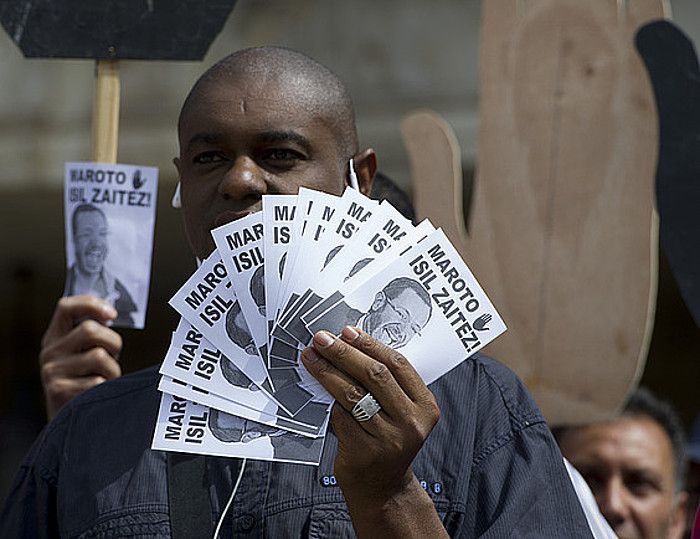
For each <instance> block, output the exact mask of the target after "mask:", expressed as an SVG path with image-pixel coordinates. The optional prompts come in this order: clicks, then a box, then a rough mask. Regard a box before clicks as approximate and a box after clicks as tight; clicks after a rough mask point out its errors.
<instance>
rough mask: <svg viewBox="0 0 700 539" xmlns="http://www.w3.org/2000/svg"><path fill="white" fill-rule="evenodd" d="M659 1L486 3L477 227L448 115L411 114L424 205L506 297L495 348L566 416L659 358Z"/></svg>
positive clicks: (600, 408)
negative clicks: (647, 60)
mask: <svg viewBox="0 0 700 539" xmlns="http://www.w3.org/2000/svg"><path fill="white" fill-rule="evenodd" d="M662 5H663V2H662V1H661V0H653V1H652V0H639V1H635V0H628V1H627V2H624V1H617V2H616V1H613V0H595V1H590V2H579V1H577V0H532V1H528V2H524V1H516V0H489V2H484V4H483V8H482V9H483V25H482V32H481V35H482V38H481V39H482V41H481V58H480V65H481V74H480V75H481V92H480V95H481V104H480V122H481V127H480V143H479V162H478V167H479V170H478V175H477V179H476V183H475V187H474V195H473V202H472V208H471V212H470V222H469V235H466V233H465V231H464V226H463V224H462V222H463V221H462V207H461V206H462V194H461V188H462V185H461V172H460V168H461V167H460V157H459V149H458V147H457V145H456V142H455V140H454V136H453V135H452V134H451V131H450V129H449V127H448V126H446V125H445V124H444V122H442V121H441V120H440V119H438V118H436V117H435V115H434V114H432V113H427V112H418V113H416V114H413V115H411V116H409V117H407V118H406V120H405V121H404V124H403V133H404V137H405V140H406V145H407V148H408V152H409V156H410V160H411V165H412V169H413V177H414V193H415V202H416V209H417V212H418V215H419V217H430V219H431V220H432V221H433V223H434V224H435V225H436V226H441V227H443V228H444V229H445V231H446V233H447V234H448V236H449V237H450V238H451V239H452V241H453V242H454V243H455V246H456V247H457V248H458V249H459V250H460V252H461V253H462V255H463V257H464V258H465V260H466V261H467V263H468V264H469V265H470V267H471V268H472V270H473V271H474V273H475V275H476V277H477V279H479V281H480V282H481V284H482V286H483V287H484V289H485V290H486V292H487V293H488V294H489V295H490V297H491V299H492V300H493V301H494V303H495V305H496V307H497V308H498V309H499V311H500V313H501V315H502V316H503V318H504V320H505V321H506V324H508V327H509V330H508V331H507V332H506V334H505V335H503V336H502V337H500V338H499V339H497V340H496V341H495V342H494V343H493V344H492V345H490V346H489V347H488V349H487V352H488V353H490V354H491V355H493V356H495V357H496V358H498V359H500V360H501V361H503V362H504V363H506V364H508V365H509V366H510V367H511V368H512V369H513V370H515V371H516V372H517V374H518V375H520V377H522V378H523V380H524V381H525V382H526V383H527V385H528V387H529V388H530V390H531V391H532V393H533V395H534V397H535V400H536V401H537V403H538V404H539V406H540V407H541V408H542V410H543V411H544V413H545V415H546V417H547V419H548V420H549V421H550V423H553V424H557V423H578V422H586V421H592V420H596V419H601V418H605V417H607V416H609V415H610V414H611V413H613V412H614V411H615V409H616V408H617V407H619V406H620V405H621V403H622V402H623V401H624V399H625V397H626V395H627V393H628V391H629V390H630V388H631V387H632V386H633V385H634V383H635V382H636V380H637V378H638V376H639V374H640V372H641V369H642V367H643V365H644V360H645V358H646V353H647V349H648V343H649V338H650V336H651V328H652V321H653V315H654V306H655V298H656V278H657V274H656V264H657V221H656V217H655V214H654V210H653V180H654V171H655V167H656V147H657V121H656V113H655V108H654V99H653V95H652V90H651V87H650V84H649V81H648V79H647V76H646V73H645V71H644V66H643V65H642V63H641V61H640V59H639V57H638V56H637V54H636V52H635V50H634V44H633V38H634V34H635V32H636V30H637V28H638V27H639V26H640V25H642V24H644V22H646V21H648V20H650V19H653V18H659V17H662V16H663V9H662Z"/></svg>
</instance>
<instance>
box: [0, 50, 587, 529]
mask: <svg viewBox="0 0 700 539" xmlns="http://www.w3.org/2000/svg"><path fill="white" fill-rule="evenodd" d="M178 132H179V143H180V155H179V157H177V158H176V159H175V166H176V167H177V170H178V172H179V174H180V182H181V187H182V210H183V217H184V220H185V227H186V231H187V237H188V239H189V243H190V247H191V249H192V253H193V254H194V255H195V256H197V257H199V258H200V259H204V258H205V257H207V256H208V255H209V254H210V253H211V252H212V250H213V249H214V243H213V240H212V237H211V234H210V231H211V229H213V228H215V227H218V226H220V225H223V224H225V223H228V222H230V221H232V220H234V219H238V218H241V217H243V216H245V215H248V214H249V213H251V212H253V211H257V210H259V209H260V207H261V197H262V196H263V195H265V194H292V193H296V192H297V191H298V189H299V187H301V186H305V187H309V188H313V189H319V190H323V191H326V192H329V193H333V194H337V195H339V194H341V192H342V191H343V189H344V188H345V186H346V184H347V178H348V174H349V168H348V161H349V159H350V158H352V159H353V161H354V163H355V167H356V173H357V177H358V180H359V184H360V188H361V190H362V192H363V193H365V194H367V193H368V192H369V189H370V187H371V184H372V180H373V177H374V174H375V170H376V157H375V153H374V151H373V150H371V149H365V150H361V149H360V147H359V145H358V140H357V135H356V131H355V121H354V113H353V109H352V103H351V101H350V97H349V95H348V93H347V90H346V89H345V87H344V85H343V84H342V83H341V82H340V81H339V80H338V78H337V77H336V76H335V75H334V74H333V73H332V72H330V71H329V70H328V69H327V68H325V67H323V66H321V65H320V64H318V63H317V62H315V61H313V60H311V59H310V58H307V57H306V56H304V55H302V54H299V53H296V52H294V51H290V50H286V49H280V48H259V49H247V50H244V51H240V52H238V53H235V54H233V55H231V56H229V57H226V58H224V59H223V60H222V61H221V62H219V63H218V64H216V65H215V66H213V67H212V68H211V69H209V70H208V71H207V72H206V73H205V74H204V75H203V76H202V78H200V79H199V81H197V83H196V84H195V86H194V88H193V89H192V91H191V92H190V94H189V96H188V97H187V99H186V101H185V104H184V105H183V109H182V112H181V115H180V119H179V124H178ZM113 315H114V314H113V313H112V312H111V311H109V310H108V309H106V307H105V306H104V305H103V304H101V303H99V302H96V301H95V300H94V299H92V298H85V297H82V298H81V297H76V298H66V299H63V300H61V301H60V302H59V305H58V307H57V310H56V313H55V316H54V319H53V321H52V322H51V324H50V326H49V329H48V330H47V333H46V336H45V339H44V349H43V352H42V361H43V363H44V370H45V371H49V374H47V375H46V379H47V380H51V379H53V378H61V377H63V379H66V380H70V379H71V376H74V375H75V370H74V367H75V364H76V362H78V359H76V358H80V357H82V356H81V354H84V353H86V352H85V351H88V352H89V351H90V350H94V349H96V348H102V350H103V351H104V352H105V354H102V355H101V357H102V359H104V361H105V363H106V364H110V360H111V361H113V357H114V354H115V353H118V352H119V349H120V348H121V346H120V342H119V341H118V339H117V337H115V335H116V334H114V332H113V331H112V330H111V329H109V328H106V327H102V326H99V327H97V325H96V324H95V323H94V322H92V321H86V322H81V323H79V324H78V325H77V326H76V325H75V321H77V320H80V319H81V318H82V317H85V316H88V317H91V318H96V319H106V318H109V317H110V316H113ZM107 344H109V346H107ZM435 353H436V354H439V353H440V343H435ZM302 359H303V362H304V365H305V366H306V368H307V369H308V370H309V372H310V373H311V374H312V375H313V376H315V377H316V378H317V379H318V380H319V382H320V383H321V384H322V385H323V386H324V387H325V388H326V389H327V390H328V391H329V392H330V393H331V394H332V395H333V396H334V397H335V398H336V403H335V405H334V406H333V411H332V416H331V422H332V429H330V430H329V434H328V436H327V439H326V441H325V446H324V451H323V456H322V459H321V463H320V466H319V467H312V466H300V465H288V464H281V463H274V462H263V461H249V462H246V461H243V462H242V461H241V460H239V459H233V458H229V459H226V458H214V457H207V458H204V457H199V456H197V457H194V456H189V455H188V456H184V457H178V456H177V455H174V454H168V453H163V452H159V451H152V450H151V449H150V445H151V439H152V436H153V429H154V424H155V420H156V415H157V410H158V402H159V395H158V392H157V390H156V386H157V382H158V372H157V366H155V367H153V368H151V369H146V370H144V371H141V372H138V373H134V374H131V375H128V376H124V377H121V378H118V379H115V380H112V381H110V382H108V383H104V384H98V385H97V386H96V387H95V388H93V389H92V390H90V391H87V392H85V393H83V394H81V395H80V396H78V397H76V398H75V399H73V400H71V401H70V402H69V403H68V404H66V405H65V406H64V407H63V408H62V410H61V411H60V412H59V413H58V414H57V416H56V417H55V418H54V420H53V421H52V422H51V423H50V424H49V426H48V427H47V428H46V430H45V431H44V432H43V433H42V434H41V436H40V438H39V440H38V441H37V443H36V444H35V446H34V448H33V449H32V451H31V453H30V455H29V456H28V458H27V460H26V461H25V463H24V465H23V467H22V469H21V470H20V473H19V475H18V478H17V482H16V485H15V488H14V490H13V493H12V495H11V496H10V499H9V501H8V505H7V506H6V508H5V510H4V512H3V514H2V518H0V536H2V537H15V536H19V535H28V536H42V535H56V536H58V535H61V536H94V535H100V536H125V535H149V536H157V537H169V536H176V537H187V536H193V537H206V536H210V535H211V530H212V528H213V524H214V522H216V521H218V522H221V523H222V525H223V530H224V531H223V534H224V535H226V536H231V535H236V536H240V535H242V534H244V533H246V534H247V533H251V534H255V535H256V536H262V535H265V536H269V537H301V536H310V537H341V536H342V537H347V536H352V535H354V534H357V535H358V536H361V537H369V536H372V537H376V536H381V537H402V538H403V537H446V536H448V534H449V535H451V536H455V537H480V536H484V537H505V536H514V537H590V531H589V530H588V527H587V524H586V520H585V517H584V515H583V512H582V510H581V507H580V505H579V504H578V501H577V498H576V494H575V493H574V490H573V488H572V485H571V483H570V481H569V479H568V476H567V472H566V470H565V468H564V465H563V460H562V457H561V454H560V453H559V450H558V449H557V447H556V444H555V443H554V440H553V438H552V436H551V434H550V432H549V430H548V429H547V426H546V423H545V421H544V419H543V417H542V415H541V414H540V412H539V410H538V409H537V408H536V406H535V405H534V403H533V402H532V400H531V398H530V397H529V395H528V393H527V391H526V390H525V388H524V387H523V385H522V384H521V383H520V382H519V381H518V379H517V378H516V377H515V376H514V375H513V374H512V373H511V372H510V371H509V370H508V369H506V368H505V367H504V366H502V365H500V364H498V363H497V362H495V361H492V360H490V359H488V358H485V357H483V356H480V355H475V356H473V357H471V358H469V359H468V360H466V361H464V362H463V363H462V364H460V365H459V366H458V367H456V368H455V369H453V370H452V371H451V372H450V373H448V374H447V375H446V376H444V377H443V378H441V379H440V380H438V381H437V382H435V383H434V384H431V387H430V388H427V387H426V386H425V384H424V383H423V382H422V381H421V379H420V378H419V376H418V375H417V373H416V372H415V370H413V368H412V367H411V365H410V364H409V363H408V362H407V361H406V359H405V358H403V357H402V356H401V355H400V354H399V353H398V352H396V351H394V350H392V349H391V348H389V347H388V346H386V345H384V344H381V343H380V342H378V341H377V340H375V339H374V338H373V337H371V336H370V335H369V334H367V333H365V332H364V331H362V330H358V329H357V328H353V327H345V328H344V329H343V330H342V333H341V334H340V336H338V337H336V336H334V335H331V334H329V333H327V332H324V331H320V332H318V333H316V334H315V336H314V341H313V346H312V347H309V348H307V349H305V350H304V352H303V355H302ZM78 363H79V362H78ZM89 372H90V371H89V369H86V371H85V374H86V375H89ZM51 373H54V374H55V373H59V375H57V376H54V377H53V378H52V376H51ZM96 376H102V377H105V376H104V375H103V374H101V373H100V374H97V375H96ZM368 391H369V392H371V393H372V394H373V395H374V396H375V397H376V399H377V400H378V401H379V403H380V404H381V406H382V410H381V411H380V412H379V413H378V414H376V415H374V416H373V417H372V418H371V419H370V420H368V421H365V422H362V423H360V422H358V421H356V420H355V419H354V417H353V416H352V415H351V413H350V410H351V409H352V407H353V406H354V404H355V403H356V402H357V401H358V400H359V399H360V398H362V397H363V396H364V395H365V394H366V393H367V392H368ZM57 404H58V403H57ZM438 417H441V419H440V421H439V422H438ZM185 470H186V471H185ZM234 485H235V487H234ZM231 498H232V502H231V503H230V506H229V504H228V503H227V502H228V501H229V500H230V499H231ZM225 508H228V509H225Z"/></svg>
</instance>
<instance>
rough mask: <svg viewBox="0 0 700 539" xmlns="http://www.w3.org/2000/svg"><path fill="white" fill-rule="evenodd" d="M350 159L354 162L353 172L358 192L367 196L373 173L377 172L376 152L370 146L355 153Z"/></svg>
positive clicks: (370, 188) (370, 187)
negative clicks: (358, 187) (355, 175)
mask: <svg viewBox="0 0 700 539" xmlns="http://www.w3.org/2000/svg"><path fill="white" fill-rule="evenodd" d="M352 159H353V162H354V164H355V174H357V183H358V184H359V186H360V192H361V193H362V194H363V195H366V196H369V193H370V191H371V190H372V182H373V181H374V175H375V174H376V173H377V154H376V153H375V152H374V150H373V149H372V148H367V149H366V150H364V151H362V152H359V153H356V154H355V155H354V156H353V158H352Z"/></svg>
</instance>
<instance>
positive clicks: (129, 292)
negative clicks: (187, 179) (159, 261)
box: [64, 163, 158, 329]
mask: <svg viewBox="0 0 700 539" xmlns="http://www.w3.org/2000/svg"><path fill="white" fill-rule="evenodd" d="M64 185H65V188H64V215H65V230H66V261H67V272H66V284H65V291H64V295H65V296H73V295H77V294H91V295H93V296H98V297H101V298H103V299H104V300H106V301H107V302H109V303H110V304H112V305H113V306H114V308H115V309H116V310H117V313H118V314H117V318H116V319H115V320H114V322H112V324H111V325H113V326H119V327H133V328H138V329H141V328H143V326H144V323H145V320H146V306H147V304H148V288H149V284H150V280H151V254H152V252H153V227H154V225H155V211H156V196H157V195H158V169H157V168H154V167H142V166H136V165H117V164H106V163H66V164H65V173H64Z"/></svg>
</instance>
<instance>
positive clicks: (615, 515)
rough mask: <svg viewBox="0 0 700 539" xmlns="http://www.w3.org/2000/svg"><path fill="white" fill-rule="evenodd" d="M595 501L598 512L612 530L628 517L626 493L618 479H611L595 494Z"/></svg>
mask: <svg viewBox="0 0 700 539" xmlns="http://www.w3.org/2000/svg"><path fill="white" fill-rule="evenodd" d="M595 497H596V501H597V502H598V507H599V509H600V512H601V513H603V516H604V517H605V520H607V521H608V523H609V524H610V526H612V527H613V529H614V528H615V527H616V526H619V525H620V524H622V523H623V522H624V521H625V520H626V519H627V518H628V517H629V507H628V503H627V492H626V489H625V486H624V484H623V482H622V480H621V479H620V478H617V477H615V478H611V479H609V480H608V482H607V483H606V484H605V485H604V487H603V488H601V489H600V490H599V491H598V492H596V496H595Z"/></svg>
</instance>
